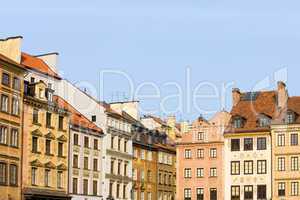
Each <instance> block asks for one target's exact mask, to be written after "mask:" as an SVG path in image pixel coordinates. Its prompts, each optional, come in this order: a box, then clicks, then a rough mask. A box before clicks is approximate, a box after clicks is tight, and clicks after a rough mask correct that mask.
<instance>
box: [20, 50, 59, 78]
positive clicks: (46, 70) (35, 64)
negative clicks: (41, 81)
mask: <svg viewBox="0 0 300 200" xmlns="http://www.w3.org/2000/svg"><path fill="white" fill-rule="evenodd" d="M21 64H22V65H24V66H25V67H26V68H28V69H31V70H35V71H37V72H40V73H42V74H45V75H47V76H51V77H54V78H57V79H61V77H60V76H59V75H58V74H57V73H55V72H54V71H53V70H52V69H51V68H50V67H49V66H48V65H47V64H46V63H45V62H44V61H43V60H42V59H40V58H37V57H35V56H32V55H29V54H27V53H24V52H22V55H21Z"/></svg>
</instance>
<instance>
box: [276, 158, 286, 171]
mask: <svg viewBox="0 0 300 200" xmlns="http://www.w3.org/2000/svg"><path fill="white" fill-rule="evenodd" d="M277 170H278V171H285V157H279V158H278V159H277Z"/></svg>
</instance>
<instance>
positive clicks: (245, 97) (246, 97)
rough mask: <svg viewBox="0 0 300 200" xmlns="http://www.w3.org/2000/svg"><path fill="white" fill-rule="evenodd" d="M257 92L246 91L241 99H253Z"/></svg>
mask: <svg viewBox="0 0 300 200" xmlns="http://www.w3.org/2000/svg"><path fill="white" fill-rule="evenodd" d="M258 94H259V92H246V93H244V94H243V95H242V97H241V100H242V101H255V100H256V98H257V96H258Z"/></svg>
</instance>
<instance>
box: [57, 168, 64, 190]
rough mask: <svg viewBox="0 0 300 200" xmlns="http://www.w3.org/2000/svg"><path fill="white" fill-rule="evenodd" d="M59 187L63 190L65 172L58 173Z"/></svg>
mask: <svg viewBox="0 0 300 200" xmlns="http://www.w3.org/2000/svg"><path fill="white" fill-rule="evenodd" d="M57 187H58V188H63V172H62V171H58V172H57Z"/></svg>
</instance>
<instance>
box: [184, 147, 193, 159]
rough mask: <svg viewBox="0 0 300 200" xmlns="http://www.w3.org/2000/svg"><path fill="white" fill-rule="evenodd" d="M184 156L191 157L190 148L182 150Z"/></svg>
mask: <svg viewBox="0 0 300 200" xmlns="http://www.w3.org/2000/svg"><path fill="white" fill-rule="evenodd" d="M184 158H186V159H190V158H192V151H191V150H190V149H185V150H184Z"/></svg>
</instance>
